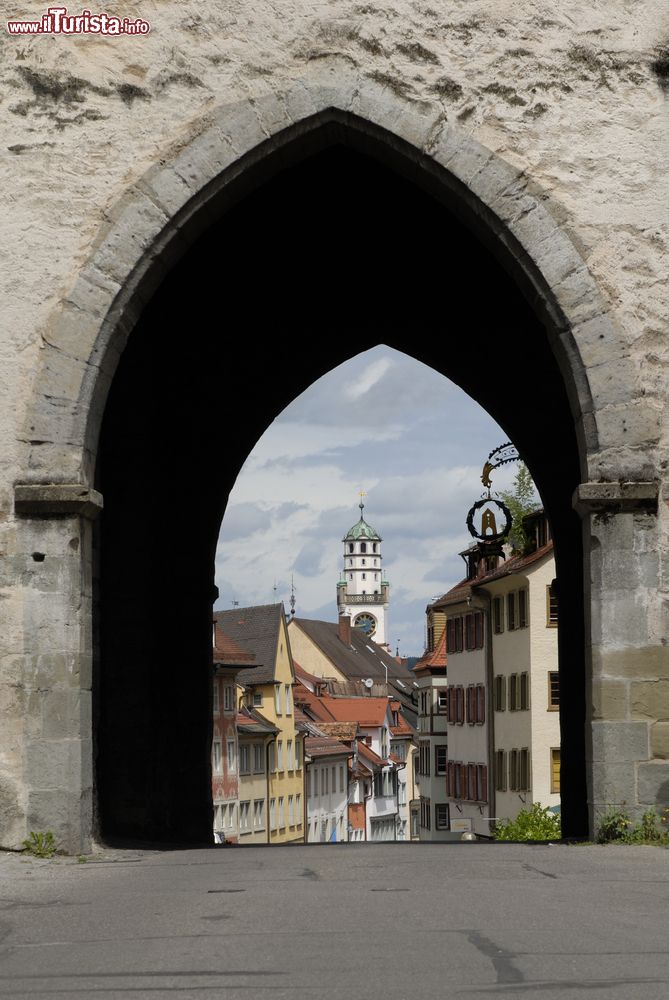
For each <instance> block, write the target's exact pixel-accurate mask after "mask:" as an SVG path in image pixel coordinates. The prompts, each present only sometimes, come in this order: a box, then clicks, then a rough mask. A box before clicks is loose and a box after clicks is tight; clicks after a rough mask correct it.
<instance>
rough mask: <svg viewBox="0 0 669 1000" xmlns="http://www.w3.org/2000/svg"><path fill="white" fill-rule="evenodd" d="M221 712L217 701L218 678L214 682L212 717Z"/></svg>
mask: <svg viewBox="0 0 669 1000" xmlns="http://www.w3.org/2000/svg"><path fill="white" fill-rule="evenodd" d="M220 710H221V706H220V704H219V700H218V678H216V679H215V680H214V715H218V713H219V712H220Z"/></svg>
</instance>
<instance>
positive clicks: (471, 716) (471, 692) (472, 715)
mask: <svg viewBox="0 0 669 1000" xmlns="http://www.w3.org/2000/svg"><path fill="white" fill-rule="evenodd" d="M467 722H468V723H469V725H470V726H473V725H474V723H475V722H476V688H475V687H474V685H473V684H469V685H468V686H467Z"/></svg>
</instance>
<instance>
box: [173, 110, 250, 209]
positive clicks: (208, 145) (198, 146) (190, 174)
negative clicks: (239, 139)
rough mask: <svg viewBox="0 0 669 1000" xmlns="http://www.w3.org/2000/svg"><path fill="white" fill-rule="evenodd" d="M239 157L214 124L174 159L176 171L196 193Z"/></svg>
mask: <svg viewBox="0 0 669 1000" xmlns="http://www.w3.org/2000/svg"><path fill="white" fill-rule="evenodd" d="M238 158H239V155H238V153H236V152H235V149H234V148H233V145H232V143H231V142H230V140H229V139H228V138H226V136H225V135H224V134H223V132H222V131H221V129H220V128H218V127H216V126H212V127H211V128H208V129H207V131H206V132H203V134H202V135H199V136H198V137H197V139H195V140H194V141H193V142H190V143H189V144H188V146H186V148H185V149H184V150H183V152H182V153H180V155H179V156H178V157H177V159H176V160H175V161H174V172H175V173H176V174H177V175H178V176H179V177H181V178H182V179H183V181H184V183H185V184H186V185H187V186H188V188H189V190H190V191H192V192H194V193H196V192H198V191H200V190H201V189H202V188H203V187H204V186H205V185H206V184H209V182H210V181H212V180H213V179H214V178H215V177H216V176H217V175H218V174H220V173H222V171H223V170H225V169H227V167H229V166H230V165H231V164H232V163H234V162H235V161H236V160H237V159H238Z"/></svg>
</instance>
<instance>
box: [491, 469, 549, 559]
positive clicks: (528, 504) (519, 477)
mask: <svg viewBox="0 0 669 1000" xmlns="http://www.w3.org/2000/svg"><path fill="white" fill-rule="evenodd" d="M500 496H501V497H502V500H503V501H504V503H505V504H506V506H507V507H508V508H509V510H510V511H511V518H512V521H511V531H510V532H509V543H510V545H511V549H512V551H513V554H514V555H516V554H517V553H520V552H524V551H525V549H526V547H527V543H528V538H527V535H526V533H525V529H524V527H523V518H524V517H526V516H527V515H528V514H531V513H532V511H533V510H536V509H537V507H538V506H539V504H540V501H539V498H538V496H537V489H536V486H535V485H534V480H533V479H532V476H531V475H530V470H529V469H528V468H527V466H526V465H525V463H524V462H519V464H518V471H517V472H516V475H515V477H514V480H513V483H512V484H511V489H510V490H506V491H502V492H500Z"/></svg>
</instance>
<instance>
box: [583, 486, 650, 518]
mask: <svg viewBox="0 0 669 1000" xmlns="http://www.w3.org/2000/svg"><path fill="white" fill-rule="evenodd" d="M658 493H659V489H658V484H657V483H654V482H628V483H624V482H623V483H581V485H580V486H577V488H576V489H575V491H574V495H573V497H572V506H573V508H574V510H576V511H577V512H578V513H579V514H581V515H584V514H595V513H598V512H599V511H602V512H605V513H607V514H621V513H625V512H627V511H646V512H647V513H652V514H657V499H658Z"/></svg>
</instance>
